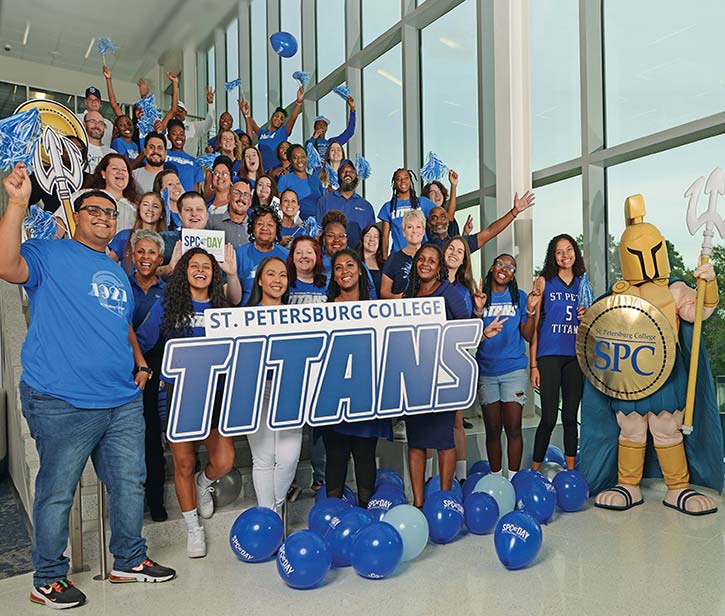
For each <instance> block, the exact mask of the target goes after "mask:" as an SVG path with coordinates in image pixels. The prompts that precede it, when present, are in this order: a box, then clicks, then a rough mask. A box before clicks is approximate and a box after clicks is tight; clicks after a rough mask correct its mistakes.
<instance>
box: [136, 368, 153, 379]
mask: <svg viewBox="0 0 725 616" xmlns="http://www.w3.org/2000/svg"><path fill="white" fill-rule="evenodd" d="M136 372H145V373H146V374H148V375H149V379H151V378H153V376H154V371H153V370H151V368H149V367H148V366H136Z"/></svg>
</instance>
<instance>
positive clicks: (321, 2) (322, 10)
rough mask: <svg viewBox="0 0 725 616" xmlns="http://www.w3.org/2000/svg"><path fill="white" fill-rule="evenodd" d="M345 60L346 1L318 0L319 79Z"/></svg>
mask: <svg viewBox="0 0 725 616" xmlns="http://www.w3.org/2000/svg"><path fill="white" fill-rule="evenodd" d="M344 62H345V3H344V2H340V0H317V81H320V80H322V79H323V78H324V77H325V76H326V75H327V74H328V73H329V72H330V71H332V70H333V69H336V68H337V67H338V66H340V65H341V64H343V63H344Z"/></svg>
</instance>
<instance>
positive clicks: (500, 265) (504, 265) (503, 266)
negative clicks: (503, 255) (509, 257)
mask: <svg viewBox="0 0 725 616" xmlns="http://www.w3.org/2000/svg"><path fill="white" fill-rule="evenodd" d="M496 267H497V268H499V269H502V270H504V271H506V272H509V273H510V274H515V273H516V266H515V265H509V264H508V263H506V261H502V260H501V259H496Z"/></svg>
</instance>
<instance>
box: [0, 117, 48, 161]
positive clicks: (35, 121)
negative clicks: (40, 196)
mask: <svg viewBox="0 0 725 616" xmlns="http://www.w3.org/2000/svg"><path fill="white" fill-rule="evenodd" d="M42 132H43V131H42V126H41V122H40V112H39V111H38V110H37V109H29V110H28V111H21V112H20V113H16V114H15V115H11V116H9V117H7V118H3V119H2V120H0V169H1V170H2V171H9V170H10V169H12V168H13V167H14V166H15V165H16V164H17V163H25V165H26V166H27V168H28V169H29V170H30V169H32V164H33V156H35V150H37V148H38V144H39V143H40V136H41V134H42Z"/></svg>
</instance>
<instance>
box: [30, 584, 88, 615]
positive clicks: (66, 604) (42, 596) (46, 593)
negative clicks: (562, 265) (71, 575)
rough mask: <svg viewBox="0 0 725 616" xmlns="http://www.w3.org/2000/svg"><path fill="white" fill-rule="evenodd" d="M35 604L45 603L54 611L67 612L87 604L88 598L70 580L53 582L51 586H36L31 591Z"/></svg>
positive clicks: (31, 598) (31, 597)
mask: <svg viewBox="0 0 725 616" xmlns="http://www.w3.org/2000/svg"><path fill="white" fill-rule="evenodd" d="M30 600H31V601H32V602H33V603H45V605H47V606H48V607H50V608H53V609H54V610H67V609H68V608H71V607H78V606H79V605H83V604H84V603H85V602H86V596H85V595H84V594H83V593H82V592H81V591H80V590H78V589H77V588H76V587H75V584H74V583H73V582H71V581H70V580H60V581H58V582H53V583H52V584H50V585H49V586H35V587H34V588H33V589H32V590H31V591H30Z"/></svg>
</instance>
